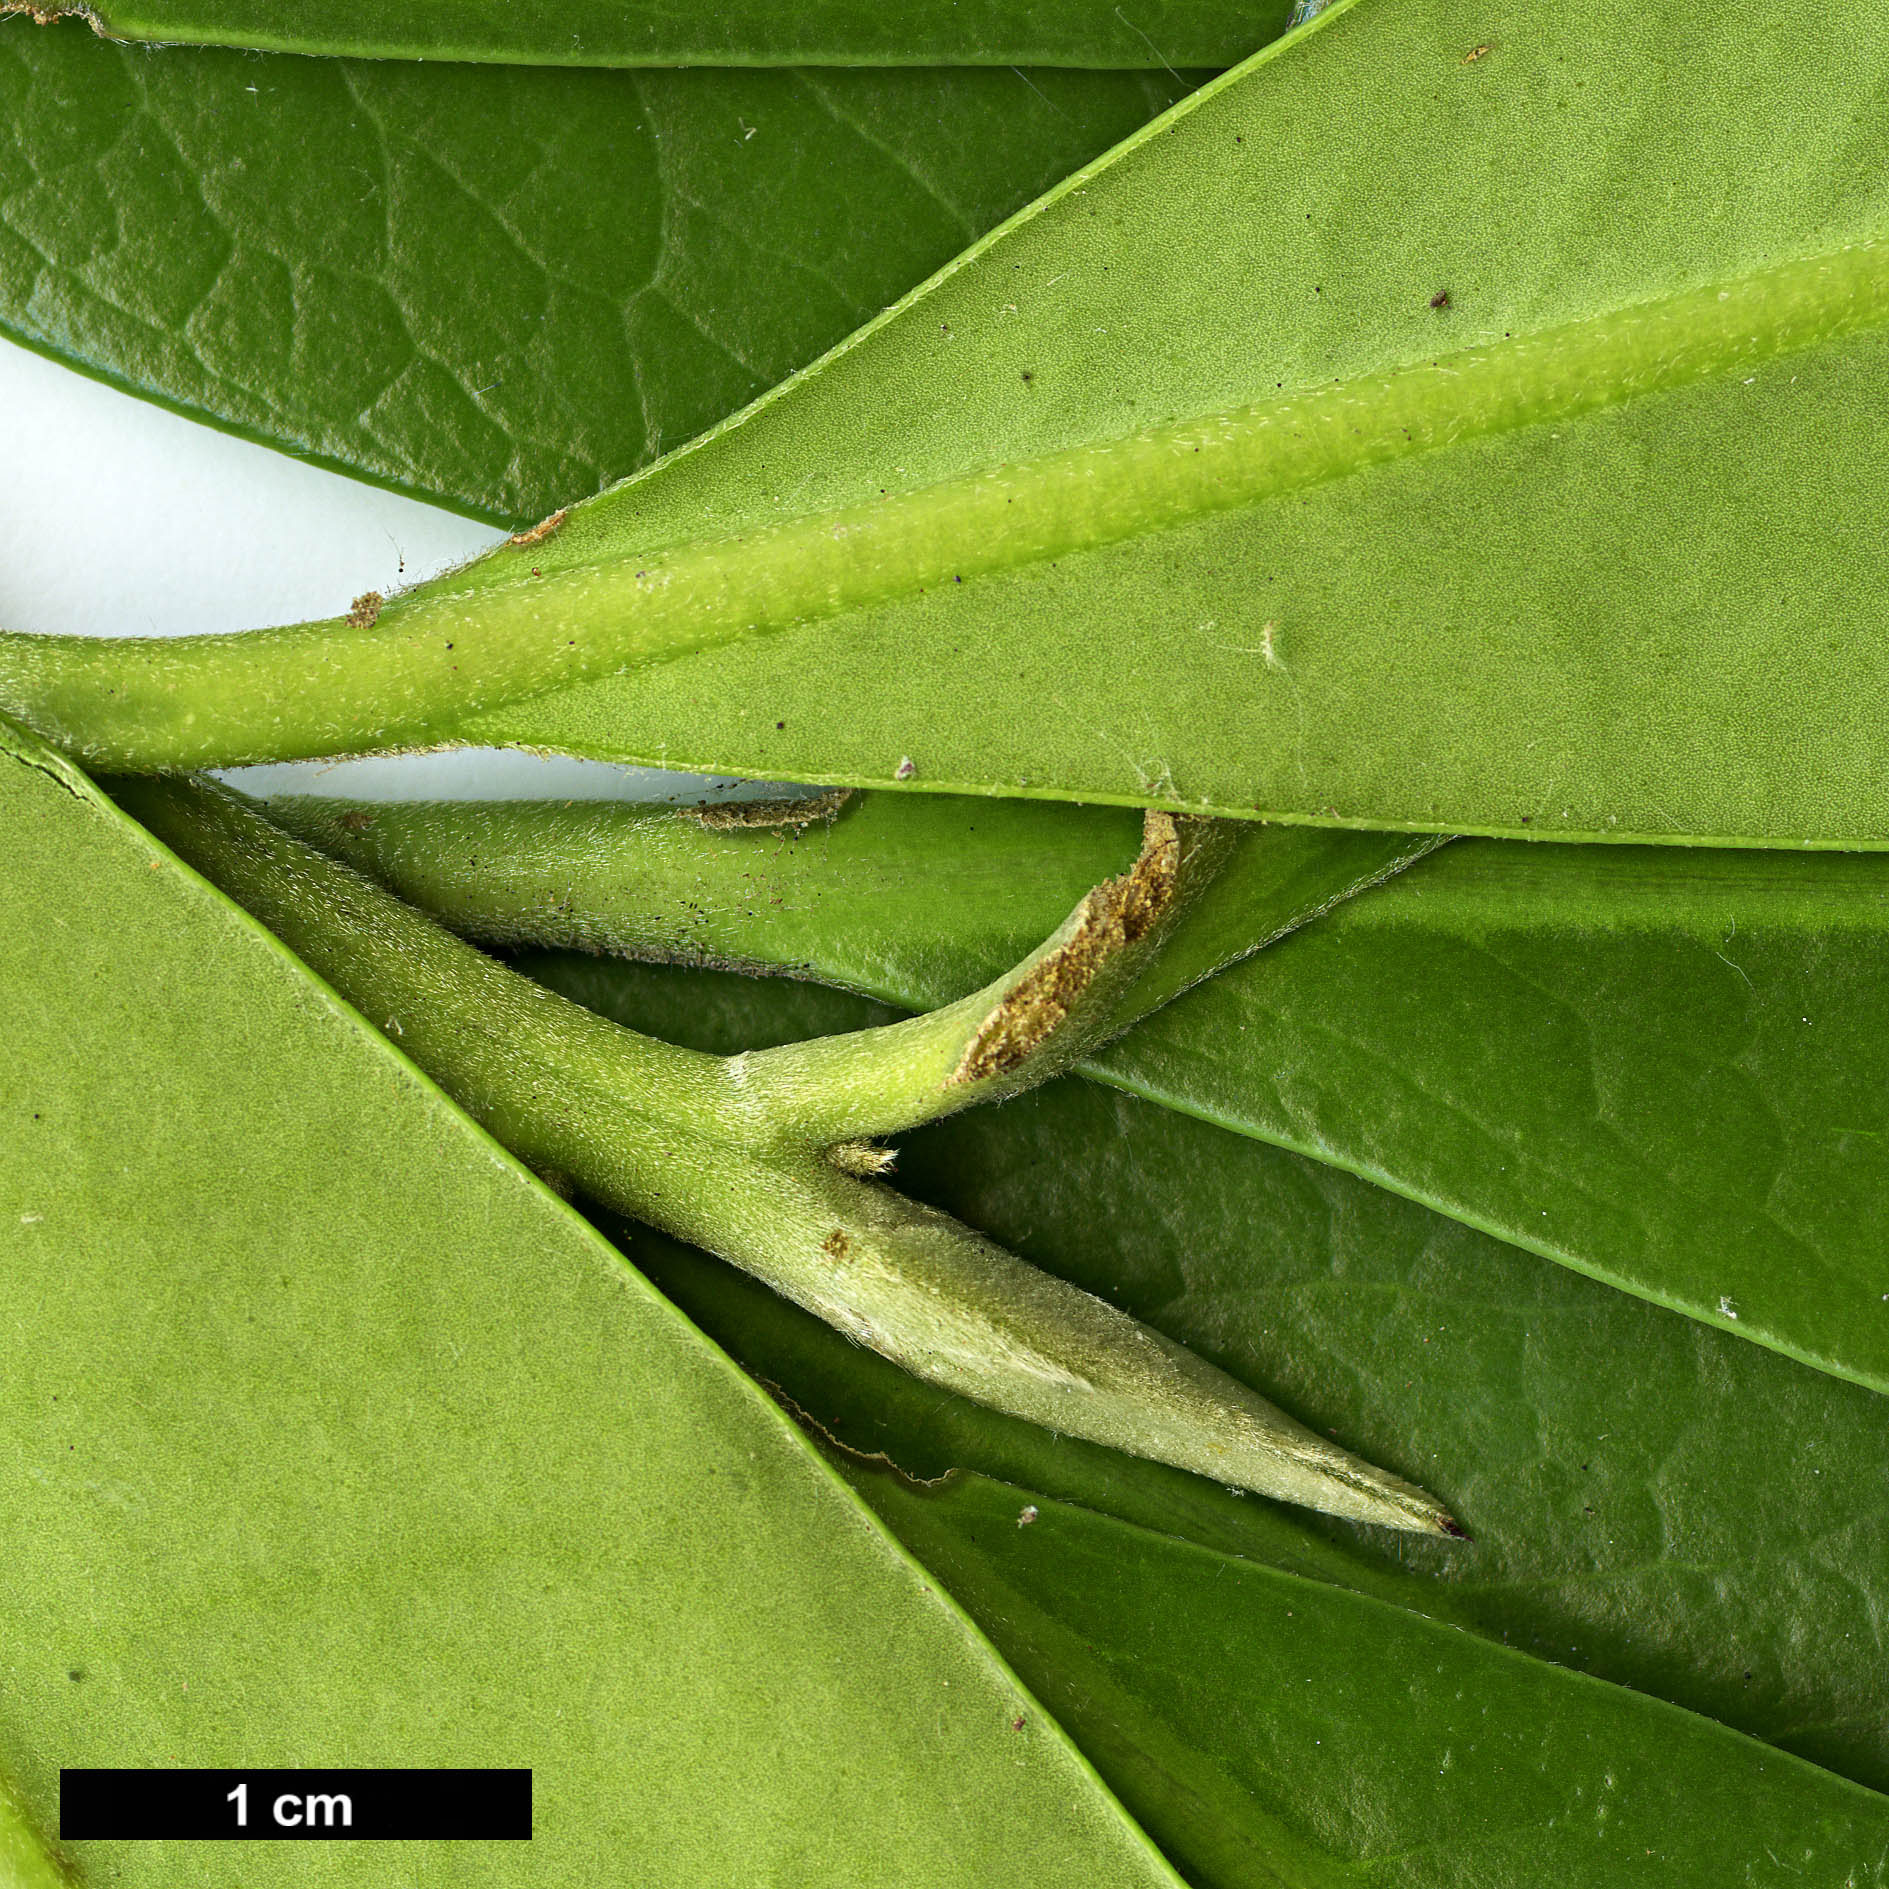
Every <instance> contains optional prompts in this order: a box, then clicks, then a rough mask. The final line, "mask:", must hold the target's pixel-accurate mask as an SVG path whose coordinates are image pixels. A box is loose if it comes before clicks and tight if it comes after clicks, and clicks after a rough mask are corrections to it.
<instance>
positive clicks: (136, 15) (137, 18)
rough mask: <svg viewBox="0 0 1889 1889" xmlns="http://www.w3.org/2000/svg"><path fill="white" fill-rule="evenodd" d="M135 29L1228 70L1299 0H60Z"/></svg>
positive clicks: (351, 48)
mask: <svg viewBox="0 0 1889 1889" xmlns="http://www.w3.org/2000/svg"><path fill="white" fill-rule="evenodd" d="M68 9H69V10H70V11H72V12H74V13H82V14H84V15H85V16H86V17H87V18H89V19H93V20H96V21H97V22H98V23H99V25H100V27H101V28H102V30H103V31H105V32H108V33H111V34H113V35H115V36H117V37H121V38H126V39H155V40H162V41H165V42H166V43H170V42H180V41H181V42H186V43H192V42H194V43H199V44H209V45H214V46H257V47H263V48H266V49H268V50H271V51H284V52H314V53H352V54H359V55H364V56H366V57H369V58H388V57H393V58H403V59H463V60H503V61H515V62H517V63H519V64H522V65H532V66H780V65H814V66H818V65H833V66H924V65H941V66H953V65H970V66H1027V65H1044V66H1083V67H1091V68H1100V67H1120V68H1125V69H1132V68H1137V67H1148V68H1150V69H1156V70H1160V71H1164V72H1169V73H1171V72H1172V71H1173V69H1174V68H1175V67H1176V66H1185V65H1203V66H1226V65H1231V64H1232V63H1233V62H1234V61H1235V60H1236V59H1244V58H1245V57H1246V55H1247V54H1248V53H1250V52H1251V51H1252V50H1253V48H1254V47H1255V46H1260V45H1263V44H1264V43H1265V42H1266V41H1267V40H1269V39H1271V38H1272V37H1273V36H1274V35H1275V34H1276V33H1279V32H1281V31H1282V30H1283V29H1284V27H1285V23H1286V17H1287V15H1288V14H1289V13H1290V12H1291V5H1290V0H1262V4H1261V5H1260V6H1258V7H1251V6H1238V5H1234V4H1231V0H1135V4H1134V5H1133V7H1132V8H1128V7H1120V6H1103V5H1101V4H1098V0H1047V3H1046V0H1034V4H1032V5H1030V6H1029V7H1025V8H1020V7H1017V6H1014V5H1006V4H1004V0H957V3H956V4H954V5H952V6H949V7H931V6H920V5H914V4H910V3H909V0H908V3H907V4H904V5H891V6H888V5H885V4H883V0H881V4H878V5H873V4H871V3H870V0H732V3H731V0H723V4H722V5H719V6H717V7H715V8H713V9H709V8H681V9H678V8H676V7H673V6H663V5H660V4H657V3H656V0H559V4H557V5H555V6H552V5H548V4H544V3H543V0H540V4H537V5H519V4H517V3H516V0H512V3H511V4H505V3H504V0H297V4H296V5H295V6H293V7H292V8H291V7H286V6H284V5H282V4H281V0H125V4H119V0H102V3H101V4H96V5H94V4H93V3H92V0H50V8H49V9H48V10H51V11H60V10H68Z"/></svg>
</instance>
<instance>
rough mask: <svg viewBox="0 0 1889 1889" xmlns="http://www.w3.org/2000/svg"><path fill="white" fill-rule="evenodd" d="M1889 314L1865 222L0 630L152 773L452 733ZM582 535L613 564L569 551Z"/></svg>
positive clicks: (102, 737)
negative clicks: (801, 467)
mask: <svg viewBox="0 0 1889 1889" xmlns="http://www.w3.org/2000/svg"><path fill="white" fill-rule="evenodd" d="M1885 320H1889V247H1885V248H1877V247H1874V246H1872V245H1869V244H1861V245H1857V246H1855V247H1853V248H1850V249H1844V250H1838V251H1835V252H1833V253H1831V254H1829V255H1824V256H1815V257H1807V258H1800V259H1796V260H1793V261H1791V262H1787V263H1784V264H1781V265H1779V266H1777V267H1775V268H1771V269H1767V270H1762V271H1759V272H1756V273H1754V274H1752V275H1749V276H1746V277H1743V278H1740V279H1738V280H1735V281H1731V282H1727V283H1723V284H1711V285H1707V286H1705V287H1701V288H1695V289H1689V290H1686V291H1683V292H1681V293H1679V294H1675V295H1670V296H1666V297H1663V298H1661V299H1659V300H1657V301H1652V302H1647V303H1643V304H1639V305H1636V306H1634V307H1630V308H1623V309H1613V310H1609V311H1607V312H1605V313H1604V314H1600V315H1596V316H1593V317H1591V318H1588V319H1586V320H1582V321H1577V322H1572V323H1569V324H1567V325H1565V326H1563V327H1560V328H1556V329H1550V330H1544V331H1542V332H1540V333H1535V334H1523V335H1516V336H1507V337H1504V338H1503V339H1502V340H1500V341H1495V342H1491V343H1489V344H1487V345H1485V346H1481V347H1473V348H1465V349H1462V350H1460V351H1459V352H1457V353H1455V354H1451V355H1445V356H1442V357H1440V358H1436V359H1432V360H1428V361H1419V362H1414V363H1411V364H1408V365H1404V366H1400V367H1396V368H1393V369H1391V370H1390V371H1388V372H1383V373H1375V374H1368V375H1362V376H1359V377H1357V378H1355V379H1352V380H1348V381H1341V382H1337V383H1334V384H1332V385H1330V386H1326V387H1319V388H1311V389H1301V390H1292V391H1288V392H1285V393H1282V394H1281V395H1279V396H1278V397H1277V398H1270V399H1267V400H1263V401H1259V402H1255V403H1254V404H1252V405H1250V406H1244V407H1240V408H1237V409H1235V410H1233V411H1230V412H1224V413H1216V414H1210V415H1205V416H1202V417H1200V418H1198V419H1190V420H1185V421H1181V422H1178V423H1173V424H1168V425H1163V426H1158V427H1153V428H1150V429H1149V430H1147V431H1145V432H1141V433H1136V434H1132V435H1129V436H1128V437H1126V438H1122V439H1113V440H1104V441H1097V442H1092V443H1089V444H1085V445H1080V446H1075V447H1072V448H1069V449H1066V450H1064V451H1061V452H1054V453H1048V454H1044V455H1043V456H1041V457H1039V458H1035V459H1031V460H1027V461H1024V462H1022V463H1019V464H1015V465H999V466H993V467H988V468H985V469H981V470H978V471H975V472H972V473H969V474H967V475H965V476H963V477H959V478H954V479H947V480H943V481H940V482H939V483H937V484H934V485H929V486H925V487H922V488H918V489H916V490H908V491H899V490H892V491H889V492H888V493H887V494H886V495H885V496H883V497H880V498H877V499H875V500H872V501H870V502H868V503H865V504H855V505H850V506H846V507H842V508H840V509H837V510H834V511H830V512H826V513H822V514H819V515H813V516H805V517H787V518H783V519H780V520H779V521H778V522H772V523H768V524H764V525H760V526H757V527H756V528H755V529H753V530H750V531H747V532H745V533H743V534H741V535H738V536H732V537H719V538H702V539H697V540H693V541H689V542H684V543H680V544H675V545H671V546H667V547H655V548H653V547H651V546H650V545H649V544H648V542H647V541H646V539H644V538H643V537H642V536H641V533H642V530H643V527H642V526H641V525H640V524H639V522H638V518H637V512H636V503H635V491H634V485H633V484H632V485H630V486H628V487H625V488H620V489H618V490H617V491H615V492H612V493H604V494H601V495H600V496H599V497H598V498H596V499H593V500H591V501H589V502H588V503H587V504H585V505H583V506H578V507H574V508H572V511H571V513H570V516H569V518H568V520H565V519H564V515H563V514H559V522H557V523H556V525H555V528H554V529H552V530H550V531H549V533H548V535H547V537H546V539H545V540H544V544H545V548H544V549H543V550H539V549H538V548H537V546H536V544H535V543H534V544H532V545H530V546H519V547H516V548H505V549H501V550H500V551H499V552H497V553H495V554H493V555H492V556H490V557H488V558H486V559H484V560H481V561H480V562H479V563H477V564H475V565H473V566H470V567H468V568H467V569H466V570H463V571H460V572H454V573H449V574H448V575H447V576H446V577H444V578H440V579H438V580H436V581H435V582H433V583H432V584H428V585H424V586H421V587H420V588H418V589H416V590H414V591H412V592H410V593H408V594H407V595H406V596H404V597H401V598H397V599H395V600H394V601H392V602H390V603H387V604H386V605H385V606H384V607H369V608H364V609H361V610H358V611H357V612H356V613H355V616H356V617H359V618H360V619H361V620H360V621H358V622H357V621H356V620H355V617H350V618H348V619H343V620H337V621H333V622H327V623H314V624H299V625H296V626H294V627H292V628H287V629H272V630H253V631H249V632H246V633H245V634H243V635H240V636H186V637H176V638H151V637H144V638H110V639H105V638H96V639H95V638H88V637H71V636H29V635H21V634H18V633H13V634H0V712H4V713H7V714H10V715H13V716H15V717H16V718H17V719H19V720H21V721H23V722H24V723H26V724H27V725H28V726H29V727H31V728H33V729H35V730H36V731H37V732H38V733H40V734H42V735H43V736H45V737H46V738H47V739H48V740H51V741H53V742H55V743H57V744H58V745H59V746H61V747H64V748H66V749H67V750H68V751H69V752H71V753H72V754H74V755H76V756H77V757H79V758H80V759H82V760H84V761H87V762H89V763H91V764H93V765H94V766H99V767H107V768H116V769H122V770H125V771H128V772H138V773H143V772H162V771H174V770H184V769H190V768H199V767H220V766H230V765H234V764H237V763H241V762H245V761H260V760H280V759H292V758H298V757H305V756H312V755H325V754H338V753H349V752H360V751H364V750H369V749H384V748H397V747H418V746H428V745H436V744H438V743H440V742H450V741H452V740H453V739H455V738H456V731H457V730H458V729H459V728H460V727H462V726H463V725H464V723H465V722H466V720H467V719H468V718H469V717H471V716H473V715H475V714H477V713H478V712H479V711H480V710H482V709H489V708H493V707H496V706H497V705H499V704H500V703H503V702H507V701H512V700H516V699H518V698H520V697H524V696H530V695H537V694H541V693H544V692H547V691H549V690H553V689H559V688H564V687H568V686H570V685H571V684H574V683H580V682H584V681H588V680H591V679H594V678H597V677H602V676H608V675H615V674H621V673H623V672H625V671H627V670H631V669H634V668H637V667H639V666H641V665H644V664H648V663H652V662H660V661H665V660H668V659H670V658H672V657H675V656H679V655H682V654H685V653H687V652H689V651H693V650H700V649H705V648H708V647H710V646H712V645H715V644H718V643H724V642H729V641H734V640H737V639H741V638H746V637H750V636H756V635H760V634H763V633H766V632H770V631H775V630H782V629H787V628H789V627H791V626H793V625H795V624H798V623H805V622H809V621H814V620H818V619H821V618H827V617H832V616H836V615H839V614H841V613H843V612H846V611H851V610H863V609H870V608H872V607H873V606H874V605H877V604H881V603H885V602H888V601H890V600H892V599H895V598H898V597H904V596H910V595H912V594H914V593H917V592H921V591H925V590H930V589H934V588H940V587H955V585H956V583H957V581H958V580H964V581H967V582H969V581H971V580H974V579H976V578H978V577H980V576H986V575H993V574H997V573H1000V572H1004V571H1009V570H1015V569H1019V568H1021V567H1023V566H1026V565H1034V564H1040V563H1044V562H1047V561H1050V560H1055V559H1061V558H1067V557H1072V556H1076V555H1078V554H1080V553H1082V552H1085V551H1090V550H1095V549H1098V548H1100V547H1102V546H1104V545H1109V544H1115V543H1119V542H1121V541H1123V540H1125V539H1129V538H1133V537H1137V536H1140V535H1143V534H1145V533H1149V532H1156V531H1161V530H1166V529H1170V528H1174V527H1178V526H1184V525H1187V524H1189V523H1191V522H1193V521H1194V520H1197V519H1203V518H1207V517H1211V516H1213V515H1214V514H1216V513H1220V512H1225V511H1228V510H1232V509H1235V508H1237V507H1242V506H1247V505H1253V504H1257V503H1260V502H1262V501H1264V500H1267V499H1273V498H1278V497H1281V496H1284V495H1285V494H1287V493H1291V492H1295V491H1300V490H1304V489H1306V488H1308V487H1311V486H1315V485H1320V484H1324V483H1326V482H1328V481H1331V480H1334V479H1339V478H1343V477H1346V476H1348V475H1350V474H1353V473H1356V472H1359V471H1361V470H1363V469H1365V468H1367V467H1371V466H1375V465H1380V464H1384V463H1387V462H1389V461H1391V460H1395V459H1401V458H1404V457H1407V456H1408V455H1410V454H1413V453H1421V452H1429V451H1434V450H1436V449H1438V448H1441V447H1445V446H1448V445H1451V444H1453V443H1456V442H1459V441H1462V440H1465V439H1470V438H1477V437H1485V436H1489V435H1493V434H1498V433H1504V432H1510V431H1514V430H1516V429H1518V428H1521V427H1525V426H1531V425H1539V424H1542V423H1544V422H1549V421H1556V420H1572V419H1575V418H1578V417H1579V416H1581V415H1583V414H1588V413H1593V412H1597V411H1599V410H1601V409H1604V408H1607V407H1611V406H1615V405H1618V404H1620V403H1621V402H1623V401H1626V400H1630V399H1634V398H1638V397H1641V396H1643V395H1646V394H1649V393H1654V392H1660V391H1665V390H1668V389H1672V388H1677V387H1683V386H1686V385H1689V384H1691V383H1693V382H1696V381H1700V380H1704V379H1708V378H1713V377H1717V376H1722V375H1728V374H1732V373H1737V372H1741V371H1744V370H1746V369H1749V368H1751V367H1753V366H1755V365H1757V364H1758V363H1761V362H1763V361H1766V360H1769V359H1772V358H1774V357H1775V356H1777V355H1780V354H1784V353H1788V352H1790V351H1792V350H1796V349H1801V348H1806V347H1809V346H1812V345H1814V344H1816V343H1819V342H1824V341H1828V340H1832V339H1835V338H1837V337H1840V336H1842V335H1845V334H1850V333H1855V332H1859V331H1861V330H1863V329H1866V328H1870V327H1875V326H1880V325H1881V324H1882V323H1883V322H1884V321H1885ZM546 522H547V527H551V526H552V523H553V521H549V520H547V521H546ZM560 536H564V537H567V538H568V540H569V541H570V542H571V543H572V544H574V545H577V546H580V547H582V550H581V553H580V555H582V556H584V557H585V558H587V559H588V560H590V561H586V562H581V563H568V562H563V561H562V560H561V557H555V556H554V552H553V547H556V546H557V545H558V542H559V538H560ZM534 557H535V558H537V559H538V560H539V561H538V562H537V563H536V564H535V565H534V564H533V563H532V562H531V560H532V559H533V558H534ZM534 571H535V572H537V573H538V574H536V575H534V574H533V573H534ZM374 603H375V606H378V605H379V600H378V599H376V600H374Z"/></svg>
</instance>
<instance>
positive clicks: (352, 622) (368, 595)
mask: <svg viewBox="0 0 1889 1889" xmlns="http://www.w3.org/2000/svg"><path fill="white" fill-rule="evenodd" d="M386 601H387V599H386V598H385V597H383V596H382V595H381V594H380V592H379V591H377V590H364V591H362V592H361V594H360V595H359V596H358V597H356V598H355V600H354V602H353V605H352V606H351V607H350V609H349V611H348V628H349V629H351V630H371V629H372V628H373V627H374V624H375V621H376V619H378V617H379V616H380V607H381V605H382V604H384V603H385V602H386Z"/></svg>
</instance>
